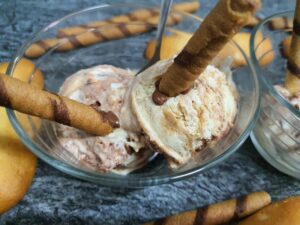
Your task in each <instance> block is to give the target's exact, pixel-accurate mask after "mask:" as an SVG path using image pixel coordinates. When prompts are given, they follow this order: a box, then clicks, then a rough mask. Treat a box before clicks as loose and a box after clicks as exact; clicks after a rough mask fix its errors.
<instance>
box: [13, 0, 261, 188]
mask: <svg viewBox="0 0 300 225" xmlns="http://www.w3.org/2000/svg"><path fill="white" fill-rule="evenodd" d="M147 7H149V5H140V4H138V5H128V4H120V5H102V6H96V7H92V8H88V9H85V10H82V11H79V12H76V13H73V14H71V15H68V16H66V17H64V18H62V19H60V20H58V21H55V22H53V23H51V24H50V25H49V26H46V27H45V28H44V29H42V30H41V31H40V32H38V33H37V34H36V35H35V36H33V37H32V38H31V39H30V40H28V41H27V42H26V43H25V44H24V45H23V46H22V47H21V48H20V50H19V51H18V52H17V53H16V56H15V58H14V60H13V62H12V63H11V64H10V69H9V71H8V73H9V75H10V76H13V72H14V68H15V66H16V65H17V63H18V62H19V60H20V59H21V58H22V57H24V53H25V52H26V50H27V49H28V47H29V46H30V45H31V44H32V43H34V42H36V41H38V40H42V39H45V38H51V37H54V36H55V34H56V33H57V31H58V30H59V29H60V28H63V27H68V26H72V25H78V24H85V23H87V22H90V21H99V20H103V19H106V18H110V17H111V16H114V15H120V14H126V13H129V12H131V11H133V10H135V9H138V8H147ZM180 15H181V17H182V21H181V23H179V24H178V25H176V26H173V27H172V29H169V28H168V29H166V33H168V34H172V32H174V29H175V30H177V31H185V32H191V33H192V32H194V31H195V30H196V29H197V28H198V26H199V24H200V23H201V20H200V19H199V18H197V17H195V16H193V15H187V14H180ZM107 26H109V25H107ZM153 28H154V29H152V31H151V32H148V33H144V34H141V35H138V36H134V37H129V38H123V39H119V40H113V41H108V42H103V43H99V44H95V45H91V46H89V47H85V48H80V49H76V50H73V51H70V52H66V53H57V52H55V49H56V48H57V47H58V46H55V47H54V48H52V49H51V50H50V51H48V52H47V53H46V54H44V55H43V56H41V57H39V58H38V59H36V60H35V61H34V62H35V64H36V67H38V68H39V69H40V70H41V71H42V73H43V75H44V78H45V88H46V89H47V90H49V91H51V92H57V91H58V90H59V87H60V86H61V85H62V83H63V82H64V80H65V79H66V78H67V77H68V76H70V75H71V74H73V73H74V72H76V71H78V70H80V69H85V68H89V67H92V66H95V65H99V64H111V65H113V66H117V67H121V68H129V69H131V70H139V69H140V68H142V67H143V66H144V65H145V64H146V60H145V58H144V50H145V49H146V46H147V43H148V41H149V40H151V39H155V35H156V28H155V27H153ZM103 34H104V35H105V29H104V30H103ZM231 44H232V45H233V48H236V50H237V51H238V52H239V53H241V55H242V56H243V58H244V59H245V62H246V66H244V67H241V68H238V69H235V70H233V71H232V72H233V75H232V77H233V80H234V82H235V84H236V87H237V91H238V94H239V102H238V115H237V117H236V120H235V123H234V126H233V127H232V129H231V130H230V131H229V132H228V133H227V135H226V136H225V137H224V138H223V139H222V140H221V141H219V142H218V143H217V144H216V145H215V146H214V147H212V148H209V149H206V150H205V151H204V153H203V155H202V160H201V161H199V162H194V163H191V164H189V165H188V166H185V167H183V168H181V169H179V170H171V169H169V168H168V166H167V164H166V162H165V160H164V158H163V157H161V156H159V157H157V158H156V159H155V160H153V161H151V162H150V163H149V164H148V165H147V166H145V167H143V168H142V169H139V170H137V171H135V172H133V173H130V174H129V175H127V176H121V175H116V174H111V173H107V174H102V173H98V172H96V171H93V170H91V169H88V168H85V167H83V166H82V165H79V164H78V163H77V162H76V160H71V159H70V160H66V158H63V157H61V156H59V155H57V154H55V151H53V149H57V148H58V149H60V150H61V151H62V152H63V151H64V149H63V147H62V146H60V145H59V144H58V143H59V142H58V141H57V137H56V136H55V135H53V133H54V132H53V130H51V129H50V128H51V127H53V126H49V124H52V122H49V121H44V120H42V121H39V122H36V121H33V120H32V117H30V116H29V117H28V118H27V120H26V121H24V119H22V120H21V119H19V117H18V113H17V112H15V111H13V110H8V115H9V118H10V120H11V122H12V125H13V126H14V128H15V130H16V131H17V133H18V134H19V135H20V137H21V139H22V141H23V142H24V143H25V145H26V146H27V147H28V148H29V149H31V151H32V152H33V153H34V154H36V155H37V156H38V157H39V158H41V159H42V160H44V161H45V162H47V163H48V164H50V165H52V166H53V167H55V168H57V169H59V170H61V171H63V172H65V173H67V174H70V175H72V176H75V177H77V178H81V179H84V180H88V181H92V182H96V183H99V184H102V185H107V186H115V187H133V188H137V187H144V186H150V185H158V184H164V183H169V182H172V181H177V180H181V179H184V178H187V177H190V176H192V175H195V174H198V173H200V172H202V171H204V170H206V169H207V168H210V167H212V166H214V165H216V164H217V163H219V162H222V161H223V160H224V159H226V158H227V157H228V156H229V155H231V154H232V153H233V152H235V151H236V150H237V149H238V148H239V147H240V146H241V144H242V143H243V142H244V141H245V139H246V138H247V137H248V135H249V133H250V132H251V130H252V128H253V126H254V123H255V120H256V116H257V115H258V104H259V84H258V79H257V77H256V74H255V71H254V69H253V68H252V66H251V64H250V63H249V62H248V59H247V57H246V56H245V54H244V52H243V51H242V50H241V49H240V48H239V47H238V46H236V45H235V44H234V43H231ZM33 72H34V71H33ZM33 76H34V74H33ZM31 80H32V79H30V80H28V82H31ZM37 124H38V126H37Z"/></svg>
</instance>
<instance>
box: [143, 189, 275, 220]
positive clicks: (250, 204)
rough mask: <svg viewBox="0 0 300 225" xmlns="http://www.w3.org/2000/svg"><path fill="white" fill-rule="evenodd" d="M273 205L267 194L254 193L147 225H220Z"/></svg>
mask: <svg viewBox="0 0 300 225" xmlns="http://www.w3.org/2000/svg"><path fill="white" fill-rule="evenodd" d="M270 203H271V197H270V195H269V194H268V193H266V192H254V193H251V194H249V195H246V196H242V197H239V198H237V199H231V200H227V201H224V202H220V203H216V204H213V205H208V206H205V207H202V208H200V209H197V210H193V211H188V212H184V213H180V214H177V215H174V216H170V217H167V218H163V219H160V220H158V221H155V222H151V223H147V224H145V225H158V224H160V225H196V224H197V225H219V224H227V223H228V222H231V221H233V220H236V219H240V218H243V217H246V216H248V215H251V214H253V213H254V212H256V211H258V210H259V209H261V208H263V207H265V206H266V205H268V204H270Z"/></svg>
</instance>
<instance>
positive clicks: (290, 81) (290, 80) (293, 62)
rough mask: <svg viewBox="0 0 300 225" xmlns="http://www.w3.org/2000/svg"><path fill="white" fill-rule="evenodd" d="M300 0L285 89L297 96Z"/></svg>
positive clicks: (294, 25)
mask: <svg viewBox="0 0 300 225" xmlns="http://www.w3.org/2000/svg"><path fill="white" fill-rule="evenodd" d="M299 51H300V0H297V3H296V8H295V16H294V22H293V34H292V40H291V45H290V51H289V53H288V62H287V69H288V71H287V75H286V79H285V87H286V88H287V89H288V90H289V91H290V92H291V93H292V94H295V93H297V92H299V91H300V54H299Z"/></svg>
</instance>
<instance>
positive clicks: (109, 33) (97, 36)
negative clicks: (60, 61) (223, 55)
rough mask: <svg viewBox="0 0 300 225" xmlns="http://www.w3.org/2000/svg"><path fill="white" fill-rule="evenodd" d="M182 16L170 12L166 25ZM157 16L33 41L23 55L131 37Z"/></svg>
mask: <svg viewBox="0 0 300 225" xmlns="http://www.w3.org/2000/svg"><path fill="white" fill-rule="evenodd" d="M181 20H182V16H181V15H179V14H178V13H172V14H170V16H169V17H168V20H167V25H169V26H171V25H174V24H177V23H179V22H180V21H181ZM158 21H159V17H158V16H156V17H150V18H148V20H146V21H133V22H129V23H116V24H109V25H107V26H106V25H104V26H102V27H100V28H97V29H94V28H91V29H90V30H85V32H84V33H81V34H78V35H75V36H70V37H65V38H54V39H46V40H41V41H38V42H36V43H33V44H32V45H31V46H30V47H29V48H28V49H27V50H26V52H25V56H26V57H29V58H36V57H39V56H41V55H43V54H45V53H46V52H47V51H48V50H49V49H51V48H53V47H55V46H56V45H57V46H58V47H57V48H56V51H70V50H73V49H76V48H79V47H84V46H89V45H92V44H96V43H100V42H104V41H110V40H115V39H121V38H125V37H131V36H135V35H139V34H142V33H145V32H148V31H150V30H152V29H154V28H155V27H156V26H157V23H158Z"/></svg>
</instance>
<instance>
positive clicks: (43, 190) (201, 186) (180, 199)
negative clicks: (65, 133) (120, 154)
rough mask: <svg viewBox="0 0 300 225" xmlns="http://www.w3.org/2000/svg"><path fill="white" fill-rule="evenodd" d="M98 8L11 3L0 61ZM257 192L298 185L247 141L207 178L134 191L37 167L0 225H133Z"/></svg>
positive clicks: (269, 3)
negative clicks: (67, 19)
mask: <svg viewBox="0 0 300 225" xmlns="http://www.w3.org/2000/svg"><path fill="white" fill-rule="evenodd" d="M6 1H9V0H0V5H1V3H4V2H6ZM11 1H12V0H11ZM152 1H153V2H157V3H159V1H158V0H156V1H155V0H152ZM103 2H108V1H103V0H23V1H22V0H16V3H17V4H15V5H14V4H11V5H7V6H4V7H6V8H5V10H3V11H2V12H1V13H7V14H9V15H10V16H12V18H13V22H12V23H11V24H10V25H9V26H7V27H6V28H5V29H4V30H0V61H7V60H10V59H11V57H12V55H13V53H14V52H15V51H16V49H17V48H18V47H19V46H20V45H21V44H22V43H23V42H24V40H26V39H27V38H28V37H29V36H30V35H31V34H32V33H33V32H34V31H36V30H38V29H39V28H41V27H43V26H44V25H45V24H47V23H49V22H50V21H52V20H54V19H57V18H59V17H61V16H63V15H65V14H67V13H70V12H72V11H75V10H79V9H82V8H84V7H87V6H91V5H95V4H100V3H103ZM110 2H113V1H110ZM114 2H120V1H114ZM131 2H134V1H131ZM215 2H216V1H215V0H214V1H210V0H201V3H203V7H201V10H200V12H199V14H201V15H203V14H205V13H207V12H208V10H209V9H210V8H211V7H212V6H213V4H214V3H215ZM263 3H264V7H263V10H262V11H261V15H263V16H267V15H271V14H272V13H275V12H279V11H284V10H287V9H292V8H293V6H294V1H292V0H291V1H281V0H264V1H263ZM0 7H1V6H0ZM257 190H267V191H269V192H270V193H271V195H272V197H273V198H274V199H280V198H283V197H286V196H290V195H295V194H300V181H297V180H295V179H293V178H291V177H288V176H286V175H284V174H282V173H280V172H278V171H276V170H275V169H273V168H272V167H271V166H269V165H268V164H267V163H266V162H265V161H264V160H263V159H262V158H261V157H260V156H259V155H258V153H257V152H256V151H255V149H254V146H253V145H252V143H251V141H250V140H249V139H248V140H247V141H246V142H245V144H243V145H242V146H241V148H240V149H239V151H238V152H236V153H235V154H234V155H233V156H231V157H230V158H229V159H228V160H227V161H226V162H223V163H221V164H219V165H218V166H216V167H214V168H212V169H210V170H209V171H207V172H204V173H202V174H200V175H197V176H195V177H193V178H190V179H187V180H185V181H180V182H176V183H173V184H169V185H162V186H158V187H149V188H145V189H138V190H126V189H111V188H107V187H101V186H100V185H96V184H93V183H89V182H85V181H81V180H77V179H74V178H72V177H70V176H67V175H65V174H63V173H61V172H59V171H57V170H55V169H53V168H52V167H50V166H48V165H46V164H45V163H43V162H41V161H39V164H38V169H37V174H36V177H35V178H34V181H33V184H32V186H31V188H30V190H29V192H28V193H27V195H26V196H25V198H24V199H23V201H22V202H20V204H18V206H17V207H15V208H14V209H12V210H11V211H9V212H8V213H6V214H5V215H3V216H2V217H1V218H0V224H1V225H4V224H7V225H8V224H10V225H12V224H22V225H27V224H28V225H29V224H53V225H58V224H72V225H76V224H86V225H88V224H114V225H116V224H124V225H125V224H128V225H133V224H139V223H140V222H144V221H148V220H151V219H155V218H159V217H164V216H167V215H169V214H174V213H177V212H179V211H184V210H189V209H193V208H196V207H200V206H203V205H206V204H208V203H212V202H217V201H220V200H223V199H227V198H231V197H235V196H238V195H241V194H245V193H248V192H251V191H257Z"/></svg>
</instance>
